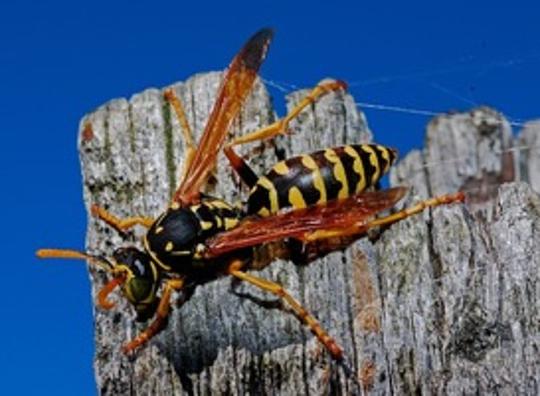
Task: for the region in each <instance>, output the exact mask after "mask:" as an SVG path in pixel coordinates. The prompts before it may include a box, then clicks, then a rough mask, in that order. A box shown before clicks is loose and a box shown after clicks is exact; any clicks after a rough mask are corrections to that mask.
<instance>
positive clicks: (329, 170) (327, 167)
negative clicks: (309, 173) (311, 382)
mask: <svg viewBox="0 0 540 396" xmlns="http://www.w3.org/2000/svg"><path fill="white" fill-rule="evenodd" d="M324 153H325V151H317V152H315V153H313V154H311V157H312V158H313V160H314V161H315V163H316V164H317V166H318V167H319V170H320V172H321V177H322V179H323V182H324V187H325V189H326V200H327V201H331V200H333V199H336V198H337V197H338V194H339V191H340V190H341V188H342V187H343V184H342V183H341V182H340V181H339V180H338V179H336V177H335V175H334V166H335V164H334V163H332V162H330V161H328V159H327V158H326V157H325V155H324Z"/></svg>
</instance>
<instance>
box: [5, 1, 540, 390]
mask: <svg viewBox="0 0 540 396" xmlns="http://www.w3.org/2000/svg"><path fill="white" fill-rule="evenodd" d="M7 3H13V4H7ZM185 3H187V2H180V1H176V2H168V1H166V2H159V4H157V2H152V3H150V2H142V1H130V2H127V1H114V2H112V1H110V2H105V1H101V0H95V1H92V2H84V3H80V4H76V2H73V1H71V2H67V1H65V2H64V1H48V2H41V3H37V2H35V3H34V2H28V1H18V2H16V4H15V2H7V1H6V2H3V3H2V5H0V37H2V38H1V39H0V120H1V122H0V125H1V127H0V134H1V137H2V143H3V144H2V148H1V150H2V151H1V154H2V155H0V161H1V166H0V174H1V179H2V182H3V186H4V188H3V194H2V195H1V198H0V199H1V204H2V206H1V207H2V208H3V211H4V212H3V214H2V219H3V225H4V226H3V227H2V231H1V232H2V241H3V243H2V246H3V249H2V250H3V260H2V267H1V273H2V279H4V281H3V283H2V295H3V299H2V300H3V301H2V304H1V305H0V310H1V311H0V315H1V317H2V326H1V327H0V336H1V339H2V352H1V353H0V373H2V377H4V378H3V380H2V389H3V393H4V394H15V393H16V394H55V395H63V394H65V395H72V394H75V393H76V394H93V393H95V384H94V379H93V372H92V356H93V325H92V313H91V300H90V294H89V293H90V291H89V283H88V276H87V274H86V270H85V267H84V265H82V264H81V263H76V262H73V263H68V262H64V261H59V262H54V261H38V260H37V259H35V258H34V250H35V249H36V248H38V247H47V246H56V247H60V246H62V247H73V248H82V247H83V246H84V245H83V243H84V230H85V219H86V214H85V213H84V208H83V204H82V197H81V179H80V167H79V164H78V154H77V151H76V139H77V126H78V121H79V119H80V117H81V116H82V115H83V114H84V113H85V112H88V111H90V110H92V109H93V108H95V107H97V106H98V105H100V104H102V103H103V102H105V101H107V100H109V99H111V98H115V97H120V96H131V95H132V94H134V93H136V92H138V91H141V90H142V89H145V88H147V87H150V86H157V87H161V86H164V85H168V84H170V83H172V82H174V81H177V80H183V79H185V78H186V77H188V76H190V75H192V74H193V73H196V72H201V71H208V70H216V69H220V68H223V67H224V66H226V65H227V63H228V62H229V60H230V59H231V57H232V56H233V55H234V54H235V52H236V51H237V50H238V49H239V47H240V46H241V44H242V43H243V42H244V41H245V40H246V39H247V38H248V37H249V36H250V34H252V33H253V32H254V31H256V30H257V29H259V28H260V27H263V26H272V27H274V28H275V30H276V36H275V40H274V43H273V45H272V48H271V50H270V54H269V57H268V60H267V62H266V63H265V65H264V66H263V69H262V74H263V76H264V77H265V78H266V79H269V80H272V81H276V82H279V83H280V84H281V85H284V86H289V85H295V86H298V87H307V86H312V85H313V84H315V83H316V82H317V81H319V80H320V79H321V78H323V77H327V76H332V77H336V78H341V79H344V80H347V81H349V82H350V83H351V92H352V93H353V94H354V95H355V97H356V99H357V101H358V102H366V103H371V104H384V105H393V106H400V107H405V108H410V109H423V110H430V111H446V110H464V109H468V108H470V107H471V105H473V104H488V105H492V106H494V107H495V108H497V109H499V110H501V111H503V112H504V113H506V114H507V115H508V116H509V117H510V118H512V119H513V120H516V121H519V120H527V119H532V118H540V105H539V103H540V76H539V73H538V70H539V63H540V34H539V33H540V31H539V30H540V29H539V28H538V23H537V22H538V11H539V7H538V6H537V5H534V3H533V2H532V1H531V2H529V3H526V2H519V1H517V2H513V3H512V4H511V6H509V5H508V3H506V2H504V3H503V2H500V3H498V2H493V1H490V2H460V1H453V2H451V3H449V4H448V5H443V4H442V3H440V2H432V1H431V2H396V4H392V3H390V2H381V3H380V4H379V5H374V4H372V3H374V2H369V3H365V4H364V2H361V1H351V2H342V1H333V2H320V3H317V2H315V1H308V2H305V1H297V2H279V1H257V2H254V1H250V2H245V3H243V2H236V3H234V2H230V1H227V2H216V3H215V4H211V3H207V2H190V5H187V4H185ZM288 3H291V4H288ZM293 3H294V4H293ZM435 4H438V5H435ZM271 92H272V94H273V95H274V97H275V99H276V102H277V104H278V105H279V106H281V108H282V106H283V101H282V99H280V98H281V97H282V95H283V94H282V92H280V91H279V90H277V89H272V90H271ZM365 112H366V114H367V117H368V121H369V124H370V127H371V129H372V130H373V131H374V133H375V136H376V139H377V141H378V142H380V143H383V144H387V145H392V146H396V147H398V148H399V149H400V151H402V152H404V151H406V150H408V149H410V148H411V147H420V146H421V145H422V140H423V133H424V127H425V124H426V122H427V121H428V118H426V117H423V116H418V115H411V114H406V113H399V112H394V111H380V110H374V109H366V110H365Z"/></svg>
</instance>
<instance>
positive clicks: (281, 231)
mask: <svg viewBox="0 0 540 396" xmlns="http://www.w3.org/2000/svg"><path fill="white" fill-rule="evenodd" d="M272 35H273V33H272V31H271V30H270V29H263V30H261V31H259V32H258V33H256V34H255V35H254V36H253V37H251V38H250V39H249V41H248V42H247V43H246V44H245V45H244V47H243V48H242V49H241V50H240V52H239V53H238V54H237V55H236V57H235V58H234V59H233V61H232V63H231V64H230V66H229V68H228V70H227V72H226V74H225V76H224V79H223V81H222V83H221V87H220V89H219V91H218V95H217V99H216V102H215V105H214V108H213V110H212V112H211V114H210V117H209V120H208V123H207V125H206V128H205V130H204V132H203V135H202V137H201V139H200V142H199V144H198V146H197V147H196V146H195V144H194V143H193V138H192V136H191V131H190V128H189V125H188V123H187V119H186V117H185V114H184V111H183V107H182V104H181V102H180V101H179V99H178V98H177V97H176V96H175V94H174V93H173V91H172V90H169V91H167V92H166V94H165V98H166V100H167V101H168V102H169V103H170V104H171V105H172V106H173V108H174V109H175V113H176V115H177V117H178V118H179V120H180V123H181V125H182V130H183V134H184V138H185V140H186V145H187V153H186V161H185V167H184V172H183V175H184V176H183V180H182V182H181V183H180V185H179V187H178V189H177V190H176V192H175V193H174V195H173V197H172V200H171V203H170V205H169V206H168V208H167V209H166V210H165V212H164V213H163V214H161V215H160V216H159V217H158V218H157V219H152V218H147V217H130V218H126V219H119V218H117V217H115V216H114V215H112V214H111V213H109V212H107V211H106V210H104V209H103V208H100V207H98V206H93V208H92V212H93V214H94V215H95V216H97V217H98V218H100V219H102V220H103V221H105V222H107V223H108V224H109V225H110V226H112V227H114V228H116V229H117V230H119V231H125V230H127V229H128V228H131V227H133V226H135V225H142V226H144V227H146V228H147V232H146V235H145V236H144V237H143V245H144V249H143V250H142V251H141V250H139V249H137V248H135V247H122V248H119V249H117V250H115V251H114V252H113V254H112V257H110V258H106V257H100V256H93V255H90V254H88V253H83V252H78V251H74V250H65V249H42V250H39V251H38V252H37V254H38V256H39V257H56V258H77V259H86V260H88V261H89V262H91V263H94V264H96V265H98V266H100V267H101V268H103V269H104V270H105V271H107V272H108V273H109V274H110V276H111V278H112V279H111V280H110V281H109V282H108V283H107V284H106V285H105V286H104V287H103V288H102V289H101V290H100V292H99V293H98V304H99V305H100V306H101V307H103V308H111V307H112V306H113V304H112V303H111V302H110V301H109V300H108V295H109V294H110V293H111V292H112V291H113V290H114V289H115V288H117V287H120V288H121V291H122V293H123V295H124V296H125V297H126V298H127V299H128V301H129V302H130V303H131V304H132V305H133V306H134V308H135V310H136V312H137V317H138V319H140V320H147V319H150V318H153V321H152V322H151V323H150V325H149V326H148V327H147V328H146V329H145V330H144V331H143V332H142V333H140V334H139V335H138V336H136V337H135V338H134V339H133V340H131V341H129V342H128V343H127V344H126V345H124V351H125V352H131V351H134V350H135V349H137V348H138V347H140V346H142V345H143V344H145V343H146V342H147V341H148V340H150V339H151V338H152V337H153V336H154V335H156V334H157V333H158V332H159V331H160V330H162V329H163V328H164V326H165V324H166V322H167V321H166V319H167V317H168V315H169V312H170V304H171V302H170V299H171V294H172V293H173V291H183V292H184V294H185V295H187V296H189V295H190V293H192V292H193V289H194V287H196V286H198V285H202V284H204V283H206V282H209V281H212V280H214V279H216V278H219V277H222V276H232V277H234V278H235V279H237V280H240V281H244V282H248V283H250V284H252V285H254V286H256V287H258V288H260V289H263V290H265V291H268V292H270V293H273V294H275V295H277V296H278V297H280V298H282V299H283V300H285V301H286V302H287V303H288V304H289V306H290V307H291V308H292V310H293V311H294V313H295V314H296V316H297V317H298V319H299V320H300V321H301V322H303V323H304V324H306V325H307V326H308V327H309V328H310V330H311V331H312V332H313V333H314V334H315V336H316V337H317V338H318V339H319V340H320V342H321V343H322V344H323V345H324V346H325V347H326V349H327V350H328V352H329V353H330V354H331V356H332V357H333V358H334V359H335V360H337V361H339V362H342V361H343V359H344V354H343V350H342V348H341V347H340V346H339V345H338V343H337V342H336V341H335V340H334V339H333V338H332V337H331V336H330V335H329V334H328V333H327V332H326V331H325V330H324V329H323V328H322V327H321V326H320V325H319V323H318V322H317V320H316V319H315V318H314V317H313V316H312V315H311V314H309V313H308V311H307V310H306V309H305V308H303V307H302V305H301V304H300V303H299V302H298V301H297V300H296V299H294V298H293V297H292V296H291V295H290V294H289V293H288V292H287V291H286V290H284V289H283V288H282V287H281V286H280V285H279V284H277V283H274V282H272V281H270V280H266V279H262V278H259V277H257V276H255V275H252V274H250V273H248V272H247V271H248V270H249V269H251V268H254V267H255V266H256V265H259V267H260V263H259V264H257V263H256V262H257V260H262V259H261V258H260V257H262V256H264V255H261V254H259V253H260V251H261V250H263V249H265V248H267V247H269V246H272V244H278V243H279V244H281V245H280V246H282V247H284V250H285V253H283V252H282V253H277V251H276V250H272V249H269V250H268V252H270V253H269V255H270V258H269V260H270V262H271V260H272V258H273V257H275V256H277V255H278V254H282V255H283V256H284V257H288V258H292V259H293V260H296V259H298V260H300V259H302V258H303V259H306V258H307V259H308V260H309V259H311V258H313V257H317V256H320V255H322V254H325V253H327V252H329V251H332V250H336V249H340V248H343V247H345V246H347V245H348V244H350V243H351V242H352V241H353V240H355V239H358V238H360V237H361V236H363V235H365V233H366V232H367V230H369V229H371V228H373V227H377V226H384V225H388V224H391V223H393V222H396V221H398V220H400V219H403V218H405V217H407V216H410V215H412V214H415V213H418V212H420V211H422V210H423V209H424V208H426V207H429V206H436V205H441V204H447V203H451V202H457V201H461V200H463V195H462V194H461V193H457V194H453V195H445V196H441V197H437V198H432V199H429V200H426V201H424V202H421V203H419V204H417V205H415V206H413V207H411V208H408V209H405V210H402V211H399V212H397V213H394V214H392V215H389V216H386V217H382V218H378V219H377V218H375V217H374V216H375V215H376V214H377V213H379V212H381V211H383V210H385V209H388V208H391V207H392V206H394V205H395V204H396V203H397V202H398V201H399V200H400V199H401V198H402V197H403V196H404V194H405V192H406V188H403V187H398V188H391V189H388V190H382V191H369V190H373V188H374V187H375V186H376V185H377V184H378V182H379V180H380V179H381V177H382V176H383V174H384V173H386V172H387V171H388V170H389V168H390V167H391V166H392V164H393V163H394V162H395V160H396V157H397V153H396V151H395V150H393V149H391V148H387V147H383V146H380V145H377V144H357V145H347V146H342V147H333V148H327V149H324V150H321V151H317V152H314V153H311V154H305V155H300V156H297V157H293V158H289V159H286V160H284V161H281V162H278V163H277V164H275V165H274V166H273V167H272V168H271V169H270V170H269V171H268V172H267V173H266V174H265V175H263V176H257V175H256V174H255V173H254V172H253V171H252V170H251V168H250V167H249V165H248V164H247V163H246V162H245V160H244V159H243V158H241V157H240V156H239V155H237V154H236V152H235V151H234V147H235V146H238V145H241V144H244V143H248V142H253V141H258V140H263V139H270V138H272V137H274V136H276V135H279V134H282V133H285V131H286V130H287V125H288V123H289V122H290V121H291V120H292V119H293V118H294V117H296V116H297V115H298V114H299V113H300V112H301V111H302V109H303V108H305V107H306V106H308V105H309V104H310V103H313V102H314V101H315V100H317V98H319V97H320V96H321V95H324V94H325V93H327V92H330V91H335V90H342V89H345V88H346V86H345V84H344V83H343V82H340V81H323V82H321V83H320V84H319V85H317V86H316V87H315V88H314V89H313V90H312V91H311V92H310V93H309V94H308V95H307V96H306V97H305V98H304V99H303V100H302V101H301V102H300V103H299V104H298V105H297V106H296V107H295V108H294V109H293V110H292V111H291V112H290V113H289V114H288V115H287V116H286V117H284V118H283V119H281V120H279V121H277V122H275V123H273V124H271V125H269V126H268V127H266V128H263V129H261V130H258V131H255V132H252V133H250V134H247V135H245V136H242V137H237V138H234V139H232V140H231V141H229V142H226V137H227V135H228V131H229V130H230V128H231V125H232V123H233V121H234V120H235V117H236V116H237V114H238V113H239V111H240V109H241V107H242V105H243V103H244V101H245V100H246V97H247V96H248V94H249V93H250V91H251V88H252V86H253V83H254V81H255V79H256V77H257V73H258V70H259V67H260V66H261V64H262V61H263V60H264V58H265V55H266V52H267V49H268V46H269V44H270V41H271V39H272ZM221 150H223V152H224V154H225V156H226V157H227V159H228V160H229V162H230V165H231V167H232V169H233V170H234V171H235V172H236V173H237V174H238V176H239V177H240V179H241V180H242V182H243V183H244V184H245V185H246V186H248V187H249V188H250V192H249V195H248V197H247V201H246V204H245V205H244V207H243V208H240V209H239V208H237V207H235V206H233V205H230V204H229V203H227V202H225V201H224V200H222V199H219V198H216V197H210V196H207V195H205V194H203V193H202V191H203V190H204V187H205V185H206V183H207V182H208V179H209V177H210V175H211V173H212V170H213V169H214V167H215V164H216V160H217V156H218V154H219V153H220V151H221ZM272 254H275V256H272ZM266 256H267V257H268V254H267V255H266ZM160 289H161V297H158V291H159V290H160Z"/></svg>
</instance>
